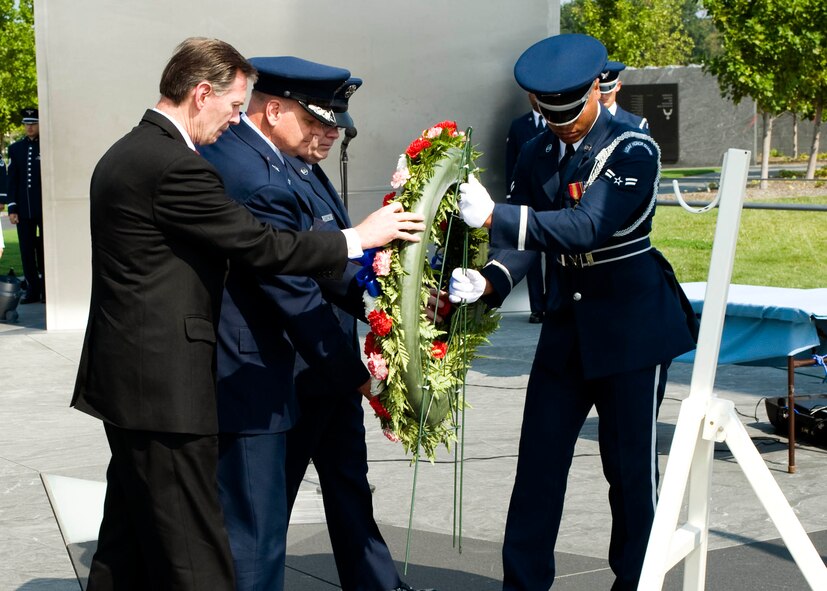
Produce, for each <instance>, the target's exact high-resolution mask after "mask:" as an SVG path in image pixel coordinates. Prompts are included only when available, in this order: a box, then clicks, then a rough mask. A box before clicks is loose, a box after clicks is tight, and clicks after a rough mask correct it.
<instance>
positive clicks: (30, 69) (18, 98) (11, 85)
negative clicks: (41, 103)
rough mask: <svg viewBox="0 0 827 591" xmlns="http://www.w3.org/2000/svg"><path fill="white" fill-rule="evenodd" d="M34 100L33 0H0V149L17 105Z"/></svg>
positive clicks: (16, 120)
mask: <svg viewBox="0 0 827 591" xmlns="http://www.w3.org/2000/svg"><path fill="white" fill-rule="evenodd" d="M36 104H37V68H36V65H35V51H34V8H33V0H0V150H2V149H3V143H4V138H5V137H6V135H7V134H8V133H10V132H11V131H12V130H14V129H15V128H17V127H19V125H20V121H19V112H20V109H24V108H26V107H31V106H32V105H36Z"/></svg>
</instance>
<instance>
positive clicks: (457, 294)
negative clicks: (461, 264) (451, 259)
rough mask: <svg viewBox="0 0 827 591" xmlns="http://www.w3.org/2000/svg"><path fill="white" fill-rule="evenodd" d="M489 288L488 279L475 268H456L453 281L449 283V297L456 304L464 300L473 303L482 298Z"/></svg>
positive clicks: (452, 274) (452, 277) (452, 275)
mask: <svg viewBox="0 0 827 591" xmlns="http://www.w3.org/2000/svg"><path fill="white" fill-rule="evenodd" d="M486 289H488V280H487V279H486V278H485V277H483V276H482V274H481V273H480V272H479V271H475V270H474V269H465V272H463V270H462V269H454V271H453V272H452V273H451V283H450V284H449V285H448V299H449V300H451V301H452V302H454V303H455V304H457V303H459V302H463V303H466V304H472V303H474V302H476V301H477V300H478V299H480V298H481V297H482V296H483V295H484V294H485V291H486Z"/></svg>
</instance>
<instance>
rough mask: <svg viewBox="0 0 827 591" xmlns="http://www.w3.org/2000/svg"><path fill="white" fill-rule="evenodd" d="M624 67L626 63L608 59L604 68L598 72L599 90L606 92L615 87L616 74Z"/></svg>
mask: <svg viewBox="0 0 827 591" xmlns="http://www.w3.org/2000/svg"><path fill="white" fill-rule="evenodd" d="M625 69H626V64H624V63H622V62H615V61H612V60H609V61H608V62H606V69H605V70H603V71H602V72H601V73H600V92H601V93H602V94H608V93H610V92H611V91H613V90H614V89H615V88H616V87H617V81H618V76H619V75H620V73H621V72H622V71H623V70H625Z"/></svg>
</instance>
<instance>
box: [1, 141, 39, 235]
mask: <svg viewBox="0 0 827 591" xmlns="http://www.w3.org/2000/svg"><path fill="white" fill-rule="evenodd" d="M6 192H7V193H8V195H7V197H6V202H7V203H8V204H9V213H10V214H11V213H16V214H17V215H19V216H20V217H21V218H27V219H32V220H40V219H42V218H43V201H42V192H41V184H40V140H30V139H29V138H23V139H22V140H20V141H17V142H14V143H13V144H12V145H11V146H9V166H8V189H7V191H6Z"/></svg>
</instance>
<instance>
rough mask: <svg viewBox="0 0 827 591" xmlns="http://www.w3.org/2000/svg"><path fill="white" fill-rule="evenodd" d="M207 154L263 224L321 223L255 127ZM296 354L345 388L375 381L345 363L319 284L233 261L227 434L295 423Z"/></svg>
mask: <svg viewBox="0 0 827 591" xmlns="http://www.w3.org/2000/svg"><path fill="white" fill-rule="evenodd" d="M201 152H202V153H203V154H204V156H205V158H207V159H208V160H209V161H210V162H211V163H212V164H213V165H214V166H215V167H216V168H217V169H218V170H219V172H220V173H221V175H222V177H223V178H224V179H225V184H226V187H227V193H228V194H229V195H230V196H231V197H233V198H234V199H235V200H237V201H238V202H240V203H242V204H243V205H244V206H245V207H247V208H248V209H249V210H250V211H251V212H252V213H253V214H254V215H255V216H256V217H257V218H258V219H259V220H261V221H263V222H266V223H269V224H270V225H272V226H273V227H276V228H289V229H293V230H310V229H313V228H315V227H318V226H320V225H321V224H320V223H316V222H317V220H315V219H314V215H313V209H312V207H311V205H310V203H309V202H308V201H307V199H305V198H304V197H303V196H302V194H301V193H300V192H298V191H296V190H295V187H294V184H295V183H297V182H299V181H298V180H297V179H294V178H292V174H291V173H290V171H289V167H288V166H286V165H285V164H284V163H282V161H281V160H280V159H279V157H278V155H277V154H276V153H275V152H274V151H273V149H272V148H271V147H270V146H269V145H268V144H267V142H265V141H264V139H263V138H261V136H259V135H258V134H257V133H256V132H255V131H254V130H253V128H252V127H250V126H249V125H248V124H246V123H244V122H242V123H240V124H238V125H235V126H232V127H230V129H229V130H227V131H226V132H224V134H223V135H222V136H221V138H220V139H219V140H218V142H216V143H215V144H212V145H211V146H204V147H203V148H201ZM320 327H336V330H332V329H330V330H324V329H322V328H320ZM296 350H299V351H300V352H301V354H302V355H303V356H304V357H305V358H306V359H313V360H314V361H316V362H318V363H319V366H318V367H321V368H323V369H322V371H324V372H325V373H327V374H328V375H332V376H337V379H339V380H341V381H342V382H348V383H355V382H358V383H362V382H364V381H365V380H366V379H367V377H364V379H362V378H363V375H360V376H359V377H358V378H356V377H354V376H353V375H352V374H353V372H352V370H351V367H350V365H349V364H347V363H345V362H344V359H345V354H347V353H348V352H350V354H353V353H352V347H350V343H349V342H346V341H345V339H343V338H342V336H341V333H340V331H339V330H338V326H337V320H336V318H335V316H334V314H333V312H332V310H331V307H330V305H328V304H326V303H325V302H324V301H323V300H322V297H321V293H320V290H319V288H318V284H317V283H316V282H315V280H313V279H311V278H309V277H288V276H261V275H256V274H253V273H251V272H249V271H247V270H246V269H244V268H242V267H240V266H237V265H233V264H232V261H231V262H230V271H229V273H228V275H227V280H226V284H225V289H224V296H223V300H222V308H221V320H220V322H219V326H218V357H217V364H218V366H217V377H218V419H219V430H220V431H221V432H223V433H245V434H260V433H279V432H282V431H286V430H287V429H289V428H290V427H291V426H292V425H293V424H294V423H295V421H296V419H297V418H298V417H297V414H298V406H297V403H296V397H295V389H294V385H293V370H294V360H295V351H296ZM362 370H363V371H365V372H366V370H364V367H362ZM359 379H361V382H359V381H358V380H359Z"/></svg>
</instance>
